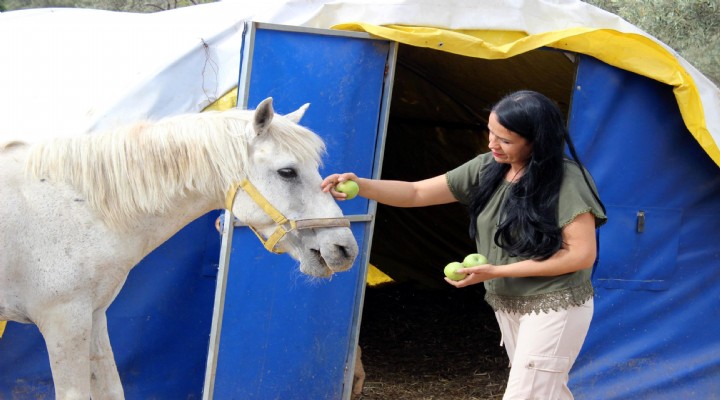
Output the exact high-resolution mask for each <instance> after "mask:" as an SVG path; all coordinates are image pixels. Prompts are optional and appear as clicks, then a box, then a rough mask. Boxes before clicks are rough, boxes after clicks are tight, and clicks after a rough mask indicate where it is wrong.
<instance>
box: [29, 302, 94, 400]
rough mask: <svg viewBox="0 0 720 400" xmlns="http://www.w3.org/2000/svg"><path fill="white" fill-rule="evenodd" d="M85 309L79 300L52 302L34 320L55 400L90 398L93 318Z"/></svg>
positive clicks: (82, 399) (83, 399) (85, 399)
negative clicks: (50, 376)
mask: <svg viewBox="0 0 720 400" xmlns="http://www.w3.org/2000/svg"><path fill="white" fill-rule="evenodd" d="M88 308H89V307H87V308H86V306H82V305H80V304H78V303H61V304H54V305H53V306H52V307H48V308H47V309H45V310H44V312H43V313H42V315H41V316H40V317H39V318H37V319H36V320H35V323H36V324H37V326H38V329H40V332H41V333H42V335H43V338H44V339H45V345H46V346H47V350H48V355H49V358H50V369H51V371H52V376H53V383H54V384H55V399H57V400H76V399H77V400H88V399H89V398H90V379H89V377H90V343H89V341H90V331H91V329H92V320H91V319H92V317H91V313H90V311H89V310H88ZM86 310H87V311H86Z"/></svg>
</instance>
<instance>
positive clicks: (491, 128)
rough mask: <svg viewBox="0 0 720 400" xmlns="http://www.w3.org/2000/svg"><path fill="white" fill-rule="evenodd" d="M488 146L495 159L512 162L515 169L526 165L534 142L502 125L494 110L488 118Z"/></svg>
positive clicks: (501, 161)
mask: <svg viewBox="0 0 720 400" xmlns="http://www.w3.org/2000/svg"><path fill="white" fill-rule="evenodd" d="M488 147H489V148H490V151H492V155H493V157H494V158H495V161H497V162H499V163H503V164H510V165H511V166H512V167H513V169H519V168H522V167H524V166H525V164H527V162H528V160H529V159H530V153H532V144H531V143H530V142H528V141H527V139H525V138H524V137H522V136H520V135H518V134H517V133H515V132H513V131H511V130H508V129H507V128H505V127H504V126H502V125H500V122H499V121H498V118H497V115H496V114H495V113H494V112H492V113H490V118H489V119H488Z"/></svg>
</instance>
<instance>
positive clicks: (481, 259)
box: [462, 253, 488, 268]
mask: <svg viewBox="0 0 720 400" xmlns="http://www.w3.org/2000/svg"><path fill="white" fill-rule="evenodd" d="M487 263H488V260H487V258H486V257H485V256H484V255H482V254H478V253H473V254H469V255H468V256H467V257H465V259H464V260H463V262H462V264H463V266H464V267H465V268H469V267H475V266H477V265H482V264H487Z"/></svg>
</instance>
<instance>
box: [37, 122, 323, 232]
mask: <svg viewBox="0 0 720 400" xmlns="http://www.w3.org/2000/svg"><path fill="white" fill-rule="evenodd" d="M252 118H253V112H252V111H242V110H228V111H223V112H206V113H201V114H189V115H182V116H177V117H172V118H167V119H164V120H161V121H159V122H157V123H150V122H144V123H139V124H136V125H133V126H130V127H127V128H122V129H117V130H115V131H111V132H105V133H96V134H89V135H83V136H76V137H70V138H57V139H52V140H50V141H47V142H44V143H39V144H37V145H35V146H33V149H32V151H31V153H30V156H29V158H28V172H29V173H30V175H31V176H32V177H35V178H45V179H49V180H53V181H62V182H67V183H69V184H70V185H72V186H73V187H75V188H76V189H77V190H78V191H80V193H82V194H83V195H84V196H85V198H86V200H87V201H88V203H89V205H90V206H91V207H92V208H93V209H95V210H97V211H98V212H99V213H100V215H101V216H102V217H103V219H104V220H105V221H106V222H107V223H108V225H110V226H113V227H120V228H122V227H127V226H129V225H131V224H132V223H133V222H135V221H137V220H139V219H140V218H141V217H142V215H143V214H160V213H164V212H167V211H169V210H172V207H173V199H175V198H177V197H178V196H185V195H187V194H188V193H191V192H192V193H199V194H200V195H203V196H207V197H210V198H217V199H218V200H219V201H221V200H222V199H223V198H224V196H225V191H226V190H227V189H228V188H229V186H230V185H231V184H232V183H233V182H235V181H238V180H240V179H242V178H243V177H245V170H246V166H247V165H248V162H249V159H248V157H249V156H248V142H247V140H248V139H247V138H248V136H249V135H246V134H245V132H246V129H250V130H251V127H252ZM266 135H267V137H268V139H270V140H274V141H276V142H277V144H278V145H279V146H280V147H281V148H282V149H284V150H286V151H289V152H291V153H293V154H296V155H297V157H298V159H299V160H300V161H306V160H312V161H314V162H315V164H316V165H319V162H320V157H321V156H322V154H323V153H324V151H325V147H324V143H323V142H322V140H321V139H320V138H319V137H318V136H317V135H315V134H314V133H313V132H311V131H309V130H308V129H305V128H303V127H301V126H299V125H296V124H294V123H292V122H290V121H288V120H287V119H285V118H284V117H282V116H280V115H277V114H276V115H275V116H274V118H273V122H272V126H271V128H270V130H269V132H267V133H266ZM263 140H267V139H265V138H263Z"/></svg>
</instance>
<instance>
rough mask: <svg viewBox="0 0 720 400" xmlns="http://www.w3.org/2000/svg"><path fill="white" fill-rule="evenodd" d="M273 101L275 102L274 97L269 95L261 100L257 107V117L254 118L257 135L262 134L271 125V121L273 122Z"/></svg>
mask: <svg viewBox="0 0 720 400" xmlns="http://www.w3.org/2000/svg"><path fill="white" fill-rule="evenodd" d="M272 102H273V99H272V97H268V98H267V99H265V100H263V101H261V102H260V104H258V106H257V108H256V109H255V118H254V120H253V128H255V134H256V135H262V134H263V133H265V132H266V131H267V130H268V128H269V127H270V123H271V122H272V119H273V115H275V111H274V110H273V106H272Z"/></svg>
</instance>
